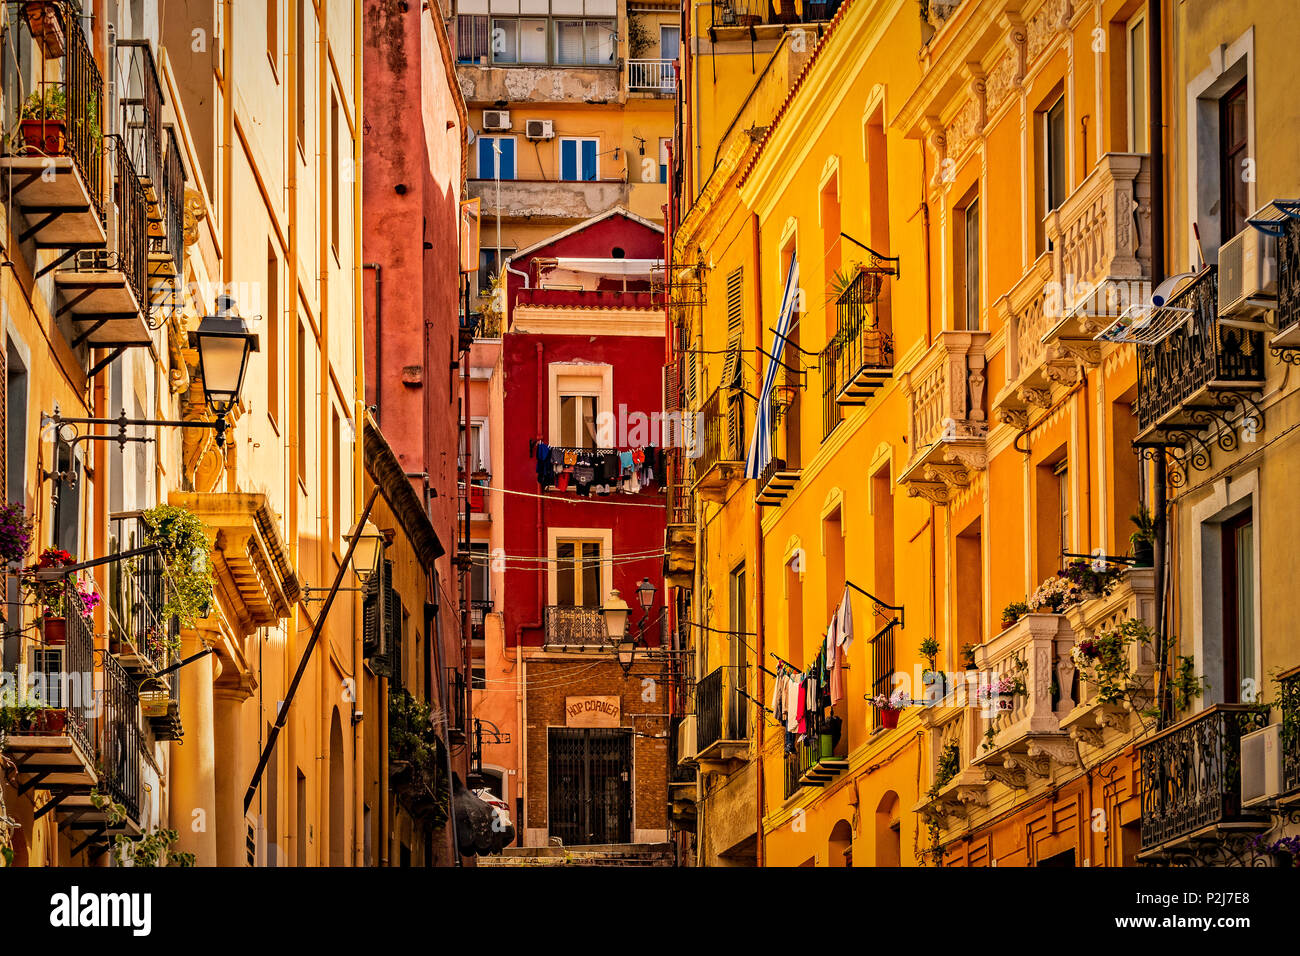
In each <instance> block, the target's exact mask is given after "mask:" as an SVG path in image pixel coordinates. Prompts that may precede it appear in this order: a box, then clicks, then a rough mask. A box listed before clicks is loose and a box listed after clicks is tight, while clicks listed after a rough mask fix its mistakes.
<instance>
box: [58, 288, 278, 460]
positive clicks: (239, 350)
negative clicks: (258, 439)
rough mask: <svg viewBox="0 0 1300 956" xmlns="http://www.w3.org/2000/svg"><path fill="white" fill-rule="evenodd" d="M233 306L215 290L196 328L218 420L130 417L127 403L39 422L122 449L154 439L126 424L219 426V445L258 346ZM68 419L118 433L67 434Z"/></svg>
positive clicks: (205, 388)
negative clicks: (102, 414)
mask: <svg viewBox="0 0 1300 956" xmlns="http://www.w3.org/2000/svg"><path fill="white" fill-rule="evenodd" d="M234 308H235V300H234V299H233V298H232V297H231V296H228V295H220V296H217V308H216V312H215V313H214V314H213V315H208V316H204V318H203V321H202V322H201V323H199V328H198V331H197V332H195V333H194V339H195V344H196V345H197V346H198V350H199V374H200V376H202V378H203V397H204V400H205V401H206V402H207V404H208V408H210V409H211V410H212V413H213V414H214V415H215V416H216V418H215V420H213V421H210V422H205V421H179V422H177V421H169V420H167V419H161V418H127V417H126V410H125V409H123V410H122V413H121V414H120V415H118V417H117V418H64V417H63V415H61V414H60V413H59V412H57V411H55V412H53V413H51V414H49V415H42V418H41V427H44V426H45V425H47V424H52V425H53V426H54V427H55V434H56V435H57V436H58V437H59V439H60V440H62V441H65V442H68V443H69V444H73V443H75V442H78V441H83V440H85V441H90V440H97V441H115V442H117V443H118V446H119V447H121V448H123V449H125V447H126V443H127V442H135V441H148V440H150V439H148V438H143V437H141V436H128V435H127V433H126V429H127V426H128V425H137V426H141V427H145V428H162V427H166V426H174V427H176V428H210V429H212V430H213V431H215V432H216V436H215V437H216V440H217V446H218V447H221V446H223V445H225V443H226V427H227V425H226V416H228V415H229V414H230V412H231V410H232V409H233V408H234V407H235V405H236V404H237V403H238V402H239V392H240V389H241V388H242V387H243V384H244V373H245V372H247V371H248V355H249V353H250V352H256V351H258V343H257V333H255V332H250V331H249V330H248V327H247V325H245V324H244V320H243V319H242V318H240V317H239V316H238V315H235V314H234ZM64 425H115V426H117V433H116V434H111V433H110V434H89V435H80V436H76V437H74V438H63V436H62V428H63V426H64ZM47 477H48V476H47Z"/></svg>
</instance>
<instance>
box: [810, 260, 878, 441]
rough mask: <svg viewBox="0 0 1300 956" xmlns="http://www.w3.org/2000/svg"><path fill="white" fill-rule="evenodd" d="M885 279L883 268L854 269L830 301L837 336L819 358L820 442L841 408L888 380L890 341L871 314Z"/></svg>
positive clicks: (861, 400)
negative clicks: (838, 293)
mask: <svg viewBox="0 0 1300 956" xmlns="http://www.w3.org/2000/svg"><path fill="white" fill-rule="evenodd" d="M888 274H892V273H891V270H890V269H887V268H884V267H875V266H873V267H871V268H864V269H860V270H859V271H858V274H857V275H856V276H854V278H853V280H852V281H851V282H850V283H849V285H848V287H847V288H845V290H844V291H843V292H842V293H840V295H839V297H838V298H837V299H836V301H835V312H836V325H837V331H836V333H835V335H833V336H832V337H831V340H830V341H829V342H828V343H826V347H825V348H824V349H822V351H821V356H820V366H821V377H822V436H823V437H825V436H826V435H829V434H830V433H831V432H832V431H834V430H835V426H836V425H838V424H839V423H840V421H841V420H842V419H843V417H844V414H843V407H844V406H845V405H865V404H866V402H867V401H868V399H870V398H871V396H872V395H874V394H875V393H876V391H877V390H878V389H879V388H880V386H881V385H883V384H884V383H885V382H886V381H887V380H888V379H889V377H890V375H892V374H893V366H894V339H893V336H891V335H889V334H888V333H886V332H883V331H882V330H881V329H880V327H879V324H878V322H877V319H876V315H875V312H874V306H875V304H876V302H877V301H878V300H879V298H880V293H881V290H882V288H883V285H884V280H885V276H886V275H888Z"/></svg>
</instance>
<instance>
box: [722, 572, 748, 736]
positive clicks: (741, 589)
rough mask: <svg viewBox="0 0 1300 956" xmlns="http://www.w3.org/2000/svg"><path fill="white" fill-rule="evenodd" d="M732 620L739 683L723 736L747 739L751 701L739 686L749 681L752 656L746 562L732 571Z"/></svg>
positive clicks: (732, 690) (731, 696) (734, 664)
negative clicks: (748, 643) (748, 639)
mask: <svg viewBox="0 0 1300 956" xmlns="http://www.w3.org/2000/svg"><path fill="white" fill-rule="evenodd" d="M729 591H730V595H729V598H730V619H731V662H730V663H731V679H732V680H733V681H734V682H735V683H734V684H732V685H731V687H730V688H728V690H729V691H730V693H728V694H727V699H726V700H725V701H724V705H725V706H726V708H727V728H729V730H727V729H724V730H723V737H725V738H727V739H729V740H744V739H745V737H746V736H748V733H747V728H746V726H745V718H746V717H747V716H748V714H749V708H748V707H747V706H746V704H747V703H748V701H747V700H746V699H745V698H744V697H743V696H742V695H741V694H739V693H737V691H736V688H743V687H746V686H748V684H749V672H748V663H749V662H748V657H747V655H746V653H745V651H746V649H747V646H746V643H745V634H746V633H747V632H748V630H749V614H748V608H749V600H748V597H747V596H746V587H745V565H744V564H741V565H740V566H738V567H737V568H735V570H733V571H732V572H731V581H730V588H729Z"/></svg>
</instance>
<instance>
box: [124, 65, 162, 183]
mask: <svg viewBox="0 0 1300 956" xmlns="http://www.w3.org/2000/svg"><path fill="white" fill-rule="evenodd" d="M117 46H118V50H119V54H118V55H119V58H120V59H121V60H122V65H123V67H124V68H125V69H124V72H125V80H124V84H123V89H122V95H121V98H120V100H119V103H120V106H121V110H122V130H123V139H124V140H125V141H126V144H127V152H128V153H129V154H130V156H131V164H132V166H133V167H134V168H135V170H136V171H137V173H138V175H139V177H140V180H141V182H143V183H144V184H145V185H146V187H147V190H148V191H149V192H152V193H153V197H152V198H154V199H155V200H156V199H157V190H161V189H162V185H163V147H162V144H163V125H162V107H163V91H162V83H161V82H160V81H159V79H158V66H157V64H156V63H155V61H154V56H153V47H152V46H151V45H150V43H149V41H148V40H143V39H132V40H118V41H117Z"/></svg>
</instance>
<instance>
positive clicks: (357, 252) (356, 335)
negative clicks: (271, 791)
mask: <svg viewBox="0 0 1300 956" xmlns="http://www.w3.org/2000/svg"><path fill="white" fill-rule="evenodd" d="M352 49H354V50H361V51H362V55H361V56H354V57H353V58H352V89H353V96H354V99H355V102H354V105H353V109H354V110H355V112H356V115H357V116H361V115H363V106H364V104H363V103H362V93H363V90H364V86H365V84H364V83H363V82H362V79H363V73H364V71H363V65H364V61H365V56H364V49H365V48H364V45H363V44H362V40H361V18H360V17H356V18H354V21H353V27H352ZM362 145H363V144H362V137H361V136H353V137H352V163H353V166H352V168H353V169H361V168H362V167H361V147H362ZM352 180H353V182H352V213H353V215H352V256H353V268H354V269H356V267H357V266H358V265H362V263H361V257H362V255H363V254H364V252H365V250H364V249H363V247H362V244H363V243H364V241H365V237H364V236H363V234H362V228H361V226H362V222H361V216H360V215H359V214H358V212H359V210H360V209H361V205H362V200H363V198H364V182H363V180H362V177H360V176H354V177H352ZM376 269H378V266H376ZM356 274H357V285H358V286H360V285H361V280H362V279H363V277H364V275H365V272H364V266H362V268H361V269H357V273H356ZM378 280H379V273H378V272H376V273H375V281H376V283H378ZM352 301H353V319H352V329H353V331H352V351H353V359H352V364H353V367H354V368H355V372H354V375H355V379H356V380H355V384H354V385H353V386H352V390H353V395H354V396H355V399H354V405H355V410H354V411H353V413H352V421H353V429H354V431H353V438H352V459H353V461H352V468H353V477H352V500H353V501H361V500H362V498H364V497H365V493H366V492H365V481H366V454H365V434H366V432H365V429H366V352H365V339H366V336H365V330H366V303H365V298H364V297H363V296H361V295H358V296H355V297H354V298H353V300H352ZM375 312H376V322H377V321H378V312H379V287H378V285H377V284H376V287H375ZM378 380H379V379H378V376H376V381H378ZM363 639H364V635H363V634H362V627H361V621H360V619H359V618H358V616H357V601H356V599H355V598H354V599H353V601H352V697H353V705H352V706H353V707H354V708H355V709H356V712H357V713H360V714H362V715H364V714H365V706H364V703H365V699H364V696H363V690H364V688H363V687H362V685H363V684H364V683H365V663H364V662H365V650H364V647H363V645H362V641H363ZM385 709H387V708H385ZM386 743H387V741H386V739H384V738H380V739H379V752H380V754H381V755H382V757H381V761H382V762H384V763H386V762H387V757H388V747H387V746H386ZM352 768H353V772H352V789H353V798H352V804H353V806H352V818H353V834H352V863H353V865H354V866H365V865H366V811H365V805H366V777H367V774H366V735H365V726H364V724H363V723H362V722H361V721H354V722H353V724H352ZM381 769H382V770H383V774H384V775H383V777H382V778H381V782H380V786H381V787H382V786H383V781H385V780H387V779H388V768H387V766H383V767H382V768H381Z"/></svg>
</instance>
